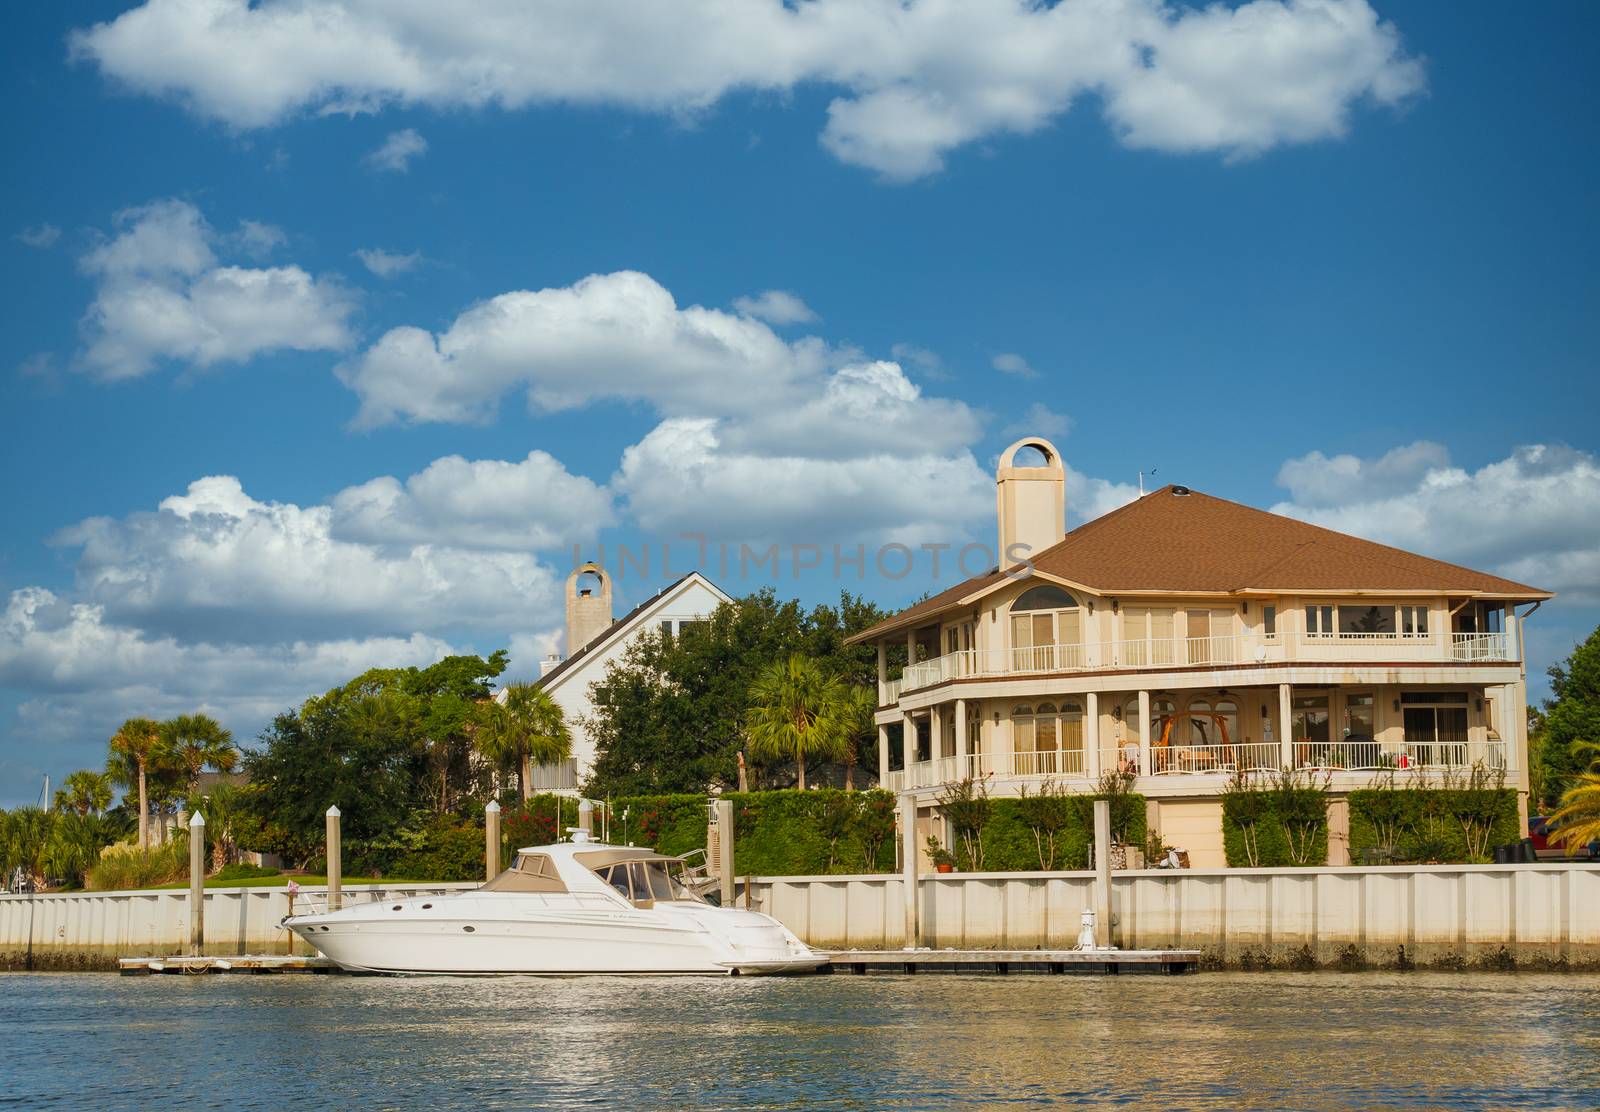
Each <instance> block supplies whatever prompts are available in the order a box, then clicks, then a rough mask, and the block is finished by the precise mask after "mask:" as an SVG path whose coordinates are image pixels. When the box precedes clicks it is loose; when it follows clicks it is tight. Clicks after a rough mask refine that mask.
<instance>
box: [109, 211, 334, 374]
mask: <svg viewBox="0 0 1600 1112" xmlns="http://www.w3.org/2000/svg"><path fill="white" fill-rule="evenodd" d="M116 223H117V233H116V234H115V235H114V236H111V237H104V236H102V237H100V239H99V240H98V242H97V243H96V244H95V246H94V247H92V248H91V249H90V250H89V251H88V252H87V253H86V254H85V255H84V256H83V257H82V259H80V260H79V265H80V266H81V268H82V269H83V271H84V272H85V273H87V274H89V275H91V276H92V277H93V278H94V279H95V280H96V282H97V284H98V289H97V292H96V295H95V299H94V302H93V303H92V304H91V305H90V306H89V309H88V312H87V313H86V314H85V316H84V319H83V322H82V329H83V333H84V339H85V346H84V349H83V352H82V355H81V363H82V365H83V367H84V368H85V369H87V370H89V371H90V372H91V373H93V374H95V375H97V376H99V377H101V378H104V379H123V378H135V377H138V376H140V375H144V374H147V373H149V372H150V371H151V370H152V369H154V367H155V366H156V364H157V363H158V362H159V361H160V360H163V359H171V360H176V361H179V362H182V363H186V364H188V365H190V366H192V367H209V366H211V365H212V364H215V363H222V362H231V363H243V362H247V361H249V360H250V359H252V358H254V357H255V356H257V355H260V354H262V353H264V352H270V351H277V350H282V349H285V348H288V349H293V350H297V351H319V350H324V351H325V350H337V349H339V348H343V347H345V346H347V345H348V344H349V342H350V339H351V336H350V331H349V328H348V325H347V323H346V322H347V318H348V317H349V315H350V312H351V310H352V308H353V300H352V297H351V295H350V293H349V292H348V291H347V290H345V289H344V288H343V287H342V286H341V285H339V284H338V283H337V282H336V281H334V280H330V279H326V278H324V279H317V278H313V277H312V276H311V275H310V274H307V273H306V272H305V271H304V270H302V269H300V268H299V267H298V266H279V267H268V268H251V267H241V266H231V265H223V264H222V263H221V262H220V261H219V260H218V258H217V256H216V249H217V248H219V247H226V246H228V245H229V244H230V243H236V244H241V245H243V246H244V247H245V248H247V249H249V248H254V249H257V250H259V249H262V248H263V246H265V247H267V248H270V246H271V245H272V244H273V243H275V242H278V241H280V240H281V233H278V232H277V230H276V229H272V228H269V227H268V226H266V225H262V224H254V223H251V222H246V224H245V225H243V226H242V227H241V230H240V231H239V232H238V233H235V234H234V235H233V236H229V237H224V236H219V235H218V234H217V233H216V232H215V231H214V230H213V229H212V228H211V226H210V225H209V224H208V223H207V222H206V220H205V217H204V216H202V215H201V213H200V211H199V210H198V209H197V208H195V207H194V206H193V205H191V204H189V203H187V202H185V201H175V200H169V201H156V202H154V203H152V204H149V205H144V206H141V207H139V208H133V209H128V210H126V211H125V212H122V213H120V214H118V216H117V221H116Z"/></svg>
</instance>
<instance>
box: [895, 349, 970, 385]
mask: <svg viewBox="0 0 1600 1112" xmlns="http://www.w3.org/2000/svg"><path fill="white" fill-rule="evenodd" d="M889 354H890V355H892V356H894V357H895V358H896V359H897V360H899V361H900V364H901V365H902V366H911V367H915V368H916V370H917V373H918V374H920V375H921V376H922V377H923V378H929V379H933V380H934V381H936V382H948V381H949V380H950V379H951V378H952V377H954V376H952V375H951V374H950V372H949V371H947V370H945V368H944V360H943V359H942V358H940V356H939V353H938V352H936V351H929V350H928V349H927V348H925V347H918V346H917V345H916V344H908V343H905V342H903V341H902V342H901V343H897V344H895V345H894V346H893V347H891V348H890V349H889Z"/></svg>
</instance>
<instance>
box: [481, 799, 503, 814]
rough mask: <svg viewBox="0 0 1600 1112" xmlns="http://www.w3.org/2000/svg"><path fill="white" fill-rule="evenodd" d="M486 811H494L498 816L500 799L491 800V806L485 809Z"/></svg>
mask: <svg viewBox="0 0 1600 1112" xmlns="http://www.w3.org/2000/svg"><path fill="white" fill-rule="evenodd" d="M484 810H485V811H493V812H494V813H495V814H497V815H498V814H499V813H500V801H499V800H498V799H491V800H489V806H487V807H485V808H484Z"/></svg>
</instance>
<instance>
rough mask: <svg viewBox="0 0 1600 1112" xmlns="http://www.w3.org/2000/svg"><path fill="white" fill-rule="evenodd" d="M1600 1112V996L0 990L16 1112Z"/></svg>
mask: <svg viewBox="0 0 1600 1112" xmlns="http://www.w3.org/2000/svg"><path fill="white" fill-rule="evenodd" d="M1068 1102H1070V1103H1079V1104H1116V1105H1122V1106H1127V1107H1161V1108H1241V1107H1249V1108H1275V1109H1276V1108H1419V1107H1427V1108H1438V1107H1453V1108H1482V1107H1496V1108H1501V1107H1516V1108H1595V1107H1600V977H1587V976H1568V977H1542V976H1532V975H1489V974H1476V975H1445V974H1438V975H1435V974H1404V975H1401V974H1396V975H1392V976H1391V975H1383V974H1359V975H1339V974H1320V973H1313V974H1211V973H1206V974H1199V975H1194V976H1189V977H1154V976H1137V977H1134V976H1124V977H1035V976H1027V977H1022V976H1012V977H993V976H971V977H957V976H929V975H923V976H918V977H889V976H869V977H846V976H835V977H813V978H803V979H789V980H765V979H755V978H733V979H724V978H683V979H621V978H617V979H610V978H606V979H601V978H592V979H574V980H557V979H540V978H501V979H485V980H474V979H455V978H437V979H435V978H378V977H359V978H358V977H327V976H320V977H305V976H268V977H247V976H203V977H199V976H196V977H182V976H160V977H140V978H120V977H115V976H97V975H76V976H44V975H20V974H19V975H12V976H0V1107H55V1108H62V1107H66V1108H90V1109H94V1110H95V1112H106V1110H111V1109H122V1108H153V1107H173V1108H176V1107H195V1108H229V1109H255V1108H271V1109H285V1108H296V1109H313V1108H326V1107H346V1108H422V1109H428V1110H430V1112H432V1110H436V1109H445V1108H457V1107H472V1108H586V1109H601V1108H605V1109H609V1108H673V1109H677V1108H801V1107H804V1108H839V1109H922V1108H944V1107H949V1106H952V1105H957V1104H963V1105H971V1106H973V1107H978V1108H1003V1109H1029V1108H1044V1107H1049V1106H1053V1105H1057V1104H1062V1103H1068Z"/></svg>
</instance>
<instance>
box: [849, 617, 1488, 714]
mask: <svg viewBox="0 0 1600 1112" xmlns="http://www.w3.org/2000/svg"><path fill="white" fill-rule="evenodd" d="M1514 640H1515V639H1514V638H1511V637H1508V636H1507V635H1506V634H1505V633H1448V634H1435V633H1419V634H1409V633H1325V634H1298V635H1283V634H1260V633H1246V634H1240V635H1237V636H1230V637H1173V638H1145V639H1142V640H1137V641H1102V642H1098V643H1095V642H1091V643H1087V644H1075V645H1034V646H1031V647H1028V648H1011V649H966V650H962V651H959V652H953V653H947V654H945V655H944V656H939V657H934V658H933V659H931V660H924V661H920V662H918V663H916V664H913V665H911V666H910V667H908V668H906V670H905V672H904V673H903V674H902V675H901V677H900V678H899V679H897V680H890V681H888V682H886V683H883V684H880V685H879V693H878V702H879V705H881V706H892V705H893V704H895V703H897V702H899V700H900V696H901V695H902V694H904V693H909V692H912V691H917V690H920V689H922V688H926V687H932V686H934V685H935V684H940V683H944V682H946V681H948V680H957V679H974V678H983V677H999V676H1044V675H1072V674H1082V673H1092V672H1107V671H1128V670H1137V671H1153V672H1154V671H1168V670H1171V669H1175V668H1192V667H1208V666H1209V667H1227V666H1233V665H1250V664H1268V663H1278V662H1304V663H1308V664H1352V665H1357V666H1359V665H1362V664H1379V663H1384V664H1388V663H1408V664H1409V663H1422V664H1462V663H1480V662H1507V663H1510V662H1515V661H1516V660H1518V659H1519V658H1518V656H1517V650H1516V645H1515V643H1514Z"/></svg>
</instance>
